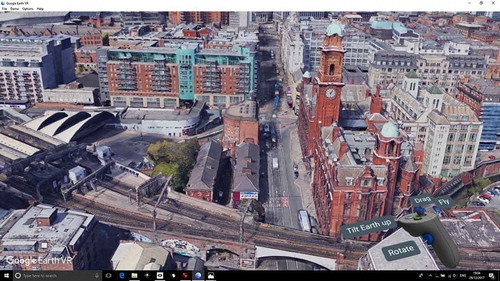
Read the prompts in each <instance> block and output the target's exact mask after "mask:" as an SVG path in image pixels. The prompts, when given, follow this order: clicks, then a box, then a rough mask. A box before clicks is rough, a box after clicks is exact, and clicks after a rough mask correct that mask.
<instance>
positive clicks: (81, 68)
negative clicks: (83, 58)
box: [76, 64, 83, 74]
mask: <svg viewBox="0 0 500 281" xmlns="http://www.w3.org/2000/svg"><path fill="white" fill-rule="evenodd" d="M76 72H77V74H80V73H82V72H83V66H82V65H81V64H79V65H78V68H77V70H76Z"/></svg>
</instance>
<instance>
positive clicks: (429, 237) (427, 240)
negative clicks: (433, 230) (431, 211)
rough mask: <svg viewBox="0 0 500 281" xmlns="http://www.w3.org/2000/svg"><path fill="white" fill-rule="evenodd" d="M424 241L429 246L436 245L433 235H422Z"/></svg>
mask: <svg viewBox="0 0 500 281" xmlns="http://www.w3.org/2000/svg"><path fill="white" fill-rule="evenodd" d="M422 239H423V240H424V241H425V243H427V244H428V245H432V243H434V237H432V234H429V233H425V234H424V235H422Z"/></svg>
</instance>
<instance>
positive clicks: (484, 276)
mask: <svg viewBox="0 0 500 281" xmlns="http://www.w3.org/2000/svg"><path fill="white" fill-rule="evenodd" d="M334 278H339V279H337V280H349V279H350V280H370V279H371V280H379V278H380V280H404V281H427V280H432V281H466V280H482V281H500V280H499V278H500V271H499V270H477V271H403V270H400V271H398V270H395V271H379V270H371V271H362V270H359V271H342V270H341V271H277V270H270V271H263V270H245V271H237V270H222V271H221V270H199V271H143V270H137V271H107V270H82V271H15V270H14V271H0V281H235V280H258V281H261V280H333V279H334ZM382 278H383V279H382Z"/></svg>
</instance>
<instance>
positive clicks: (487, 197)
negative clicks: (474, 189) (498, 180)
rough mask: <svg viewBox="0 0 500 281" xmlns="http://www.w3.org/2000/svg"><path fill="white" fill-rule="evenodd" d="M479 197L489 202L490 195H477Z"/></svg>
mask: <svg viewBox="0 0 500 281" xmlns="http://www.w3.org/2000/svg"><path fill="white" fill-rule="evenodd" d="M479 197H481V198H486V199H488V200H491V195H488V194H481V195H479Z"/></svg>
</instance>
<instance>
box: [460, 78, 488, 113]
mask: <svg viewBox="0 0 500 281" xmlns="http://www.w3.org/2000/svg"><path fill="white" fill-rule="evenodd" d="M456 89H457V90H456V95H455V97H456V98H457V99H458V100H459V101H461V102H463V103H465V104H467V105H468V106H470V108H471V109H472V110H473V111H474V112H475V113H476V116H477V117H481V108H482V107H483V100H484V95H483V93H481V91H480V89H479V88H478V87H477V86H476V85H474V84H473V83H468V81H461V82H459V83H458V86H457V88H456Z"/></svg>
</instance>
